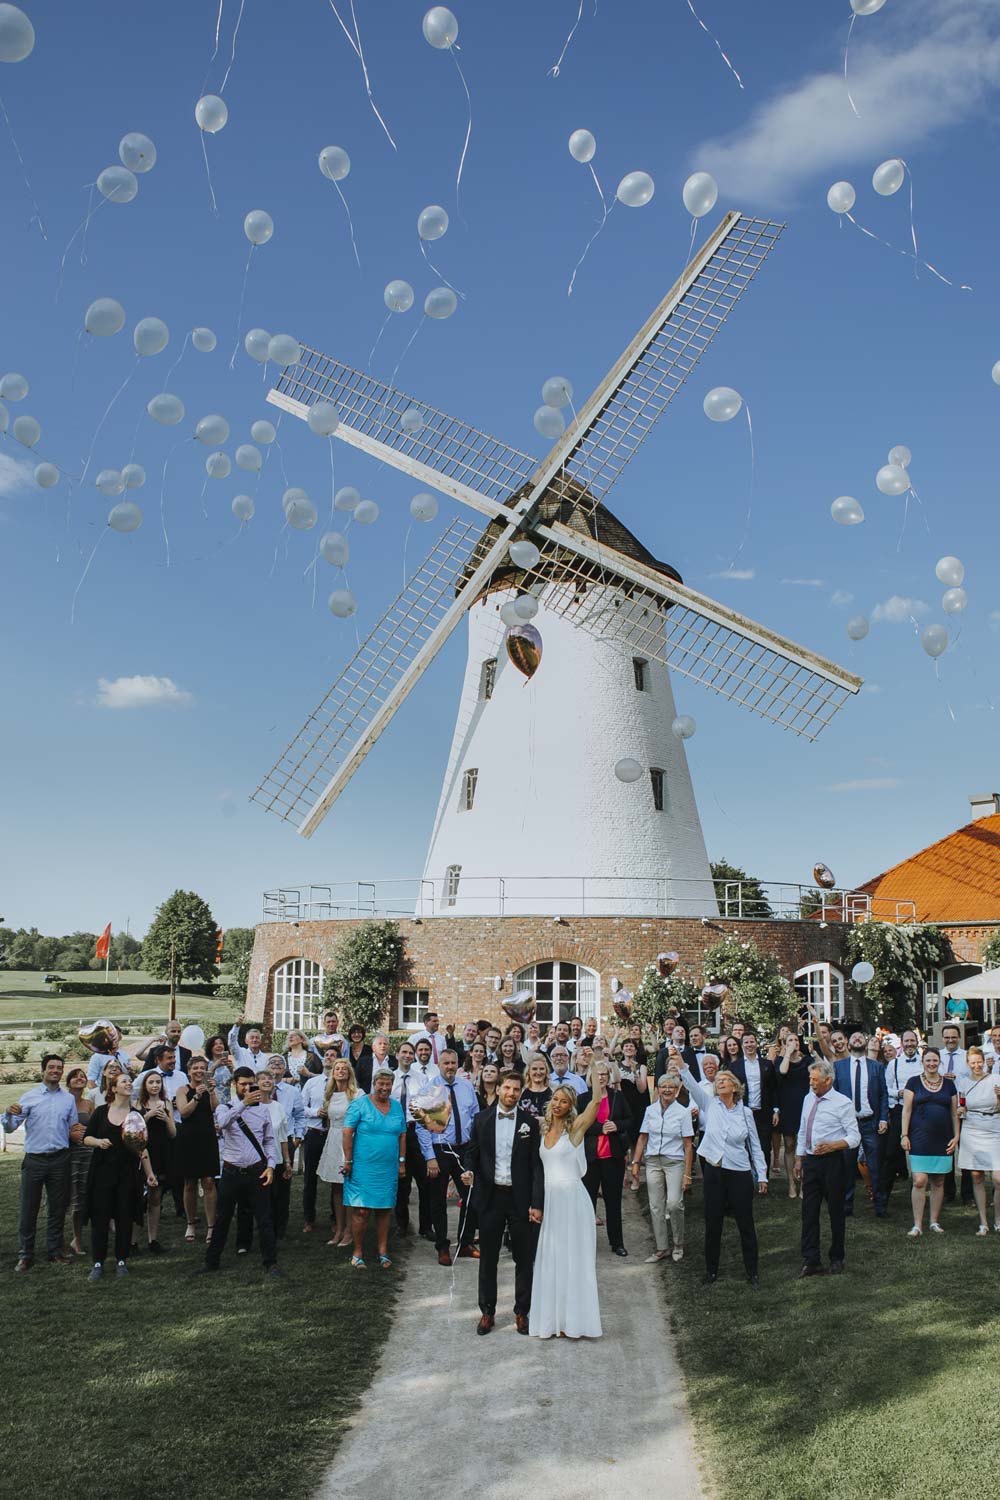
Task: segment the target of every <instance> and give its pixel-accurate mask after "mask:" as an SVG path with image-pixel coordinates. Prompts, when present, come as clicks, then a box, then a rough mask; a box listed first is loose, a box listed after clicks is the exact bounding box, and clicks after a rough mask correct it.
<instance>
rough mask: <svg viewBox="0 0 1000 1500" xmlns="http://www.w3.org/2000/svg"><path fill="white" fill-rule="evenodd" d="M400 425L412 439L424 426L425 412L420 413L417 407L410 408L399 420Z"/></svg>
mask: <svg viewBox="0 0 1000 1500" xmlns="http://www.w3.org/2000/svg"><path fill="white" fill-rule="evenodd" d="M399 425H400V427H401V428H402V430H403V431H404V432H408V433H409V434H410V436H411V437H412V436H413V434H414V433H416V432H419V431H420V429H421V427H423V425H424V415H423V412H421V411H418V410H417V408H416V407H415V406H408V407H407V408H406V410H405V411H404V412H403V414H402V416H401V417H400V419H399Z"/></svg>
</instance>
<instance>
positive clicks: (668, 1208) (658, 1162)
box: [632, 1074, 706, 1265]
mask: <svg viewBox="0 0 1000 1500" xmlns="http://www.w3.org/2000/svg"><path fill="white" fill-rule="evenodd" d="M705 1089H706V1084H705V1082H704V1080H703V1081H702V1090H703V1092H704V1091H705ZM693 1136H694V1126H693V1124H692V1122H691V1111H690V1110H688V1109H685V1108H684V1107H683V1105H681V1104H679V1103H678V1102H677V1083H676V1080H675V1079H673V1078H672V1077H669V1076H668V1075H667V1074H664V1075H663V1077H662V1078H660V1079H659V1080H658V1082H657V1085H656V1099H655V1101H654V1103H652V1104H650V1105H648V1106H647V1108H646V1109H645V1110H644V1112H643V1117H642V1123H641V1125H640V1128H639V1134H638V1137H637V1139H636V1143H635V1151H634V1152H633V1154H632V1177H633V1180H634V1181H635V1183H636V1184H638V1181H639V1167H640V1164H641V1163H642V1160H643V1158H644V1157H645V1161H646V1192H647V1194H648V1195H649V1218H650V1222H651V1223H652V1226H653V1240H654V1242H655V1244H656V1249H655V1250H654V1251H653V1254H652V1255H647V1256H646V1264H647V1265H652V1264H653V1262H654V1261H658V1260H665V1259H666V1257H667V1256H668V1255H670V1254H671V1243H670V1242H671V1237H672V1238H673V1259H674V1260H675V1261H679V1260H683V1259H684V1194H685V1193H686V1192H687V1191H688V1189H689V1188H690V1186H691V1177H692V1173H693V1170H694V1144H693Z"/></svg>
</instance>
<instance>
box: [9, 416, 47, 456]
mask: <svg viewBox="0 0 1000 1500" xmlns="http://www.w3.org/2000/svg"><path fill="white" fill-rule="evenodd" d="M11 431H12V432H13V434H14V436H15V437H16V438H17V441H18V442H19V443H23V444H24V446H25V447H26V448H33V447H34V446H35V444H36V443H37V442H38V439H39V438H40V437H41V435H42V425H41V423H40V422H36V420H35V418H34V417H28V416H24V417H15V418H14V425H13V427H12V428H11Z"/></svg>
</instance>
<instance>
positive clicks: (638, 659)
mask: <svg viewBox="0 0 1000 1500" xmlns="http://www.w3.org/2000/svg"><path fill="white" fill-rule="evenodd" d="M632 671H633V672H634V673H635V690H636V692H637V693H648V692H649V662H648V661H646V659H645V658H644V657H642V656H633V658H632Z"/></svg>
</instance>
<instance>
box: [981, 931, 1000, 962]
mask: <svg viewBox="0 0 1000 1500" xmlns="http://www.w3.org/2000/svg"><path fill="white" fill-rule="evenodd" d="M982 959H983V968H984V969H1000V931H997V932H995V933H994V934H993V936H992V937H989V938H987V939H986V942H985V943H984V944H983V952H982Z"/></svg>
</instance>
